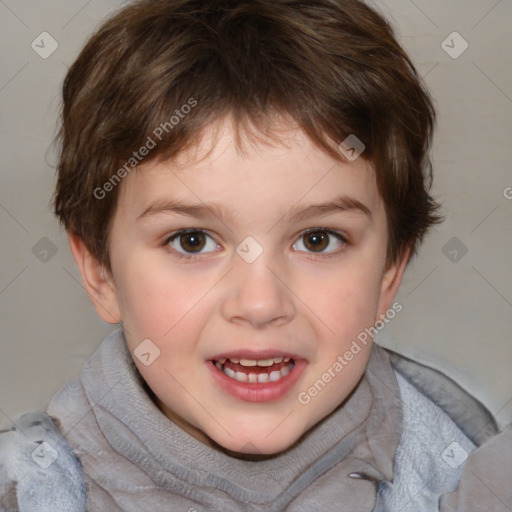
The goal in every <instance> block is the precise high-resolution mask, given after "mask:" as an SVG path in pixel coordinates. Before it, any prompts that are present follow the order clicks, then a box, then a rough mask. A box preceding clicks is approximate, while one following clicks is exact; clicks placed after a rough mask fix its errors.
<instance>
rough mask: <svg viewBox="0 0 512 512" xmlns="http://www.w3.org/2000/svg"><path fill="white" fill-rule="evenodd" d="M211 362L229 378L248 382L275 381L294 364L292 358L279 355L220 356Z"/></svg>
mask: <svg viewBox="0 0 512 512" xmlns="http://www.w3.org/2000/svg"><path fill="white" fill-rule="evenodd" d="M212 363H213V364H214V365H215V367H216V368H217V370H219V371H221V372H222V373H224V375H226V376H227V377H229V378H230V379H233V380H236V381H238V382H247V383H250V384H265V383H267V382H277V381H279V380H281V379H282V378H283V377H286V376H287V375H288V374H289V373H290V372H291V371H292V370H293V368H294V366H295V361H294V359H293V358H290V357H281V356H278V357H274V358H268V359H239V358H234V357H232V358H229V359H227V358H221V359H219V360H213V361H212Z"/></svg>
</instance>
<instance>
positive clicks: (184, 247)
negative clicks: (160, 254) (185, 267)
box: [166, 229, 220, 254]
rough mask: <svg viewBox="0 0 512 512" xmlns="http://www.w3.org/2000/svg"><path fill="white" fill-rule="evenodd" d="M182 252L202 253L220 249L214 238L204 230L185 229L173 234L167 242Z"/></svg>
mask: <svg viewBox="0 0 512 512" xmlns="http://www.w3.org/2000/svg"><path fill="white" fill-rule="evenodd" d="M166 244H167V245H170V246H171V247H172V249H174V250H175V251H176V252H178V253H181V254H201V253H205V252H212V251H215V250H217V249H220V247H219V245H218V244H217V243H216V242H215V240H213V238H212V237H211V236H210V235H208V234H207V233H206V232H205V231H202V230H197V229H194V230H192V229H191V230H183V231H178V232H177V233H175V234H174V235H172V236H171V237H170V238H169V239H168V240H167V242H166Z"/></svg>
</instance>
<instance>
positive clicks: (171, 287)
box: [116, 259, 205, 342]
mask: <svg viewBox="0 0 512 512" xmlns="http://www.w3.org/2000/svg"><path fill="white" fill-rule="evenodd" d="M169 270H170V269H168V268H167V269H166V268H165V267H162V265H158V264H148V263H147V262H145V263H144V262H140V263H138V262H137V261H136V260H135V259H134V260H132V261H128V262H126V264H125V266H124V268H122V271H121V272H120V273H119V276H118V280H117V281H116V290H117V292H118V300H119V304H120V308H121V314H122V318H123V325H124V327H125V328H126V330H127V332H128V333H130V337H131V338H132V341H133V342H136V340H140V339H144V338H149V339H153V340H155V342H158V340H160V339H162V338H163V337H165V336H166V333H169V334H168V335H171V333H172V331H173V330H175V326H178V325H180V326H181V325H182V322H181V319H183V318H184V317H185V316H186V315H187V314H188V313H189V312H190V311H191V310H192V309H193V308H194V305H195V304H196V303H197V298H198V297H200V296H202V295H204V294H205V285H204V284H202V283H201V282H200V281H199V282H198V281H197V280H190V279H186V278H184V276H183V275H182V274H180V273H179V272H178V271H176V270H175V271H174V272H170V271H169Z"/></svg>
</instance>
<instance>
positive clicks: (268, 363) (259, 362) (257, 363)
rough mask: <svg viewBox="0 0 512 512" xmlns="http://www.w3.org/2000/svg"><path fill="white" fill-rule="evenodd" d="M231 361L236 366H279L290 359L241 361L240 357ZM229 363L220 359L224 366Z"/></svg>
mask: <svg viewBox="0 0 512 512" xmlns="http://www.w3.org/2000/svg"><path fill="white" fill-rule="evenodd" d="M229 360H230V361H231V362H232V363H234V364H241V365H242V366H272V365H273V364H279V363H282V362H283V361H284V362H285V363H287V362H289V361H290V358H289V357H284V358H283V357H274V358H272V359H239V358H238V357H230V358H229ZM226 361H227V359H226V358H225V357H223V358H221V359H219V363H220V364H224V363H225V362H226Z"/></svg>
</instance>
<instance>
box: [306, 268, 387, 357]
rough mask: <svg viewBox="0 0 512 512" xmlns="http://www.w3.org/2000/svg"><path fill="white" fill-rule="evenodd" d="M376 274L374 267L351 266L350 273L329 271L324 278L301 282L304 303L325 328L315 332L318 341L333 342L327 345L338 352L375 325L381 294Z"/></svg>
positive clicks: (377, 274)
mask: <svg viewBox="0 0 512 512" xmlns="http://www.w3.org/2000/svg"><path fill="white" fill-rule="evenodd" d="M379 275H380V274H379V272H377V271H376V270H375V269H373V268H370V269H368V268H367V267H365V268H363V267H357V266H352V267H351V268H350V270H348V268H347V270H346V271H344V270H340V271H339V272H331V273H329V275H328V276H326V278H325V279H317V280H316V281H307V282H305V283H304V285H303V286H304V288H303V289H304V292H303V297H304V303H305V304H307V306H309V308H311V310H312V311H313V312H314V313H315V314H316V315H317V316H318V318H319V319H320V320H321V325H323V327H325V329H323V330H322V333H318V334H319V335H320V336H319V339H322V337H324V338H326V339H329V340H335V341H330V342H329V344H331V343H334V345H335V346H336V349H338V350H339V349H342V348H343V347H344V346H345V345H347V344H350V343H351V341H352V340H353V339H355V338H356V337H357V336H358V334H359V333H361V332H362V331H364V329H365V328H367V327H369V326H372V325H373V324H374V322H375V318H376V314H377V309H378V303H379V295H380V279H379ZM317 277H318V276H317ZM319 283H322V284H321V285H320V284H319ZM316 323H317V324H318V322H316ZM322 335H323V336H322ZM326 335H327V336H326ZM334 348H335V347H333V349H334Z"/></svg>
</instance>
